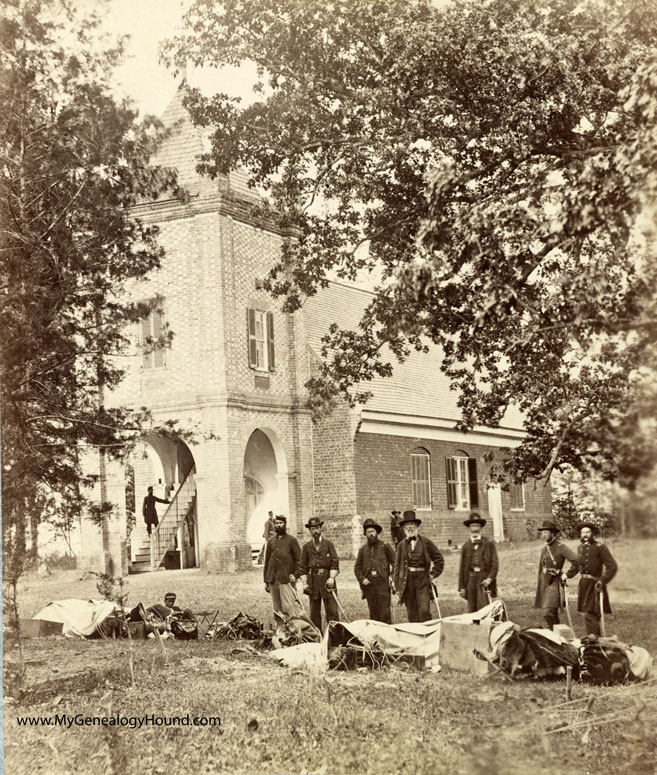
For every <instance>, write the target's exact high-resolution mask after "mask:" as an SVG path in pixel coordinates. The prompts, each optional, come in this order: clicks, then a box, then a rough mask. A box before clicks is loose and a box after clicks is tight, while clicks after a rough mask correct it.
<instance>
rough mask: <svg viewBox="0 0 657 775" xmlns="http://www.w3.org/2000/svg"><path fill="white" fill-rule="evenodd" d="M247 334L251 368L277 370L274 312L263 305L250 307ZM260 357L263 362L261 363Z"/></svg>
mask: <svg viewBox="0 0 657 775" xmlns="http://www.w3.org/2000/svg"><path fill="white" fill-rule="evenodd" d="M258 328H260V335H258V334H259V332H258ZM246 336H247V355H248V363H249V368H251V369H253V370H254V371H258V372H272V371H275V368H276V360H275V346H274V315H273V313H272V312H271V311H270V310H266V309H262V308H261V307H248V308H247V310H246ZM260 358H261V362H260V363H259V362H258V361H259V359H260Z"/></svg>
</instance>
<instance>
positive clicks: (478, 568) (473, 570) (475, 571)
mask: <svg viewBox="0 0 657 775" xmlns="http://www.w3.org/2000/svg"><path fill="white" fill-rule="evenodd" d="M470 573H481V568H480V567H479V566H478V565H475V566H474V568H470Z"/></svg>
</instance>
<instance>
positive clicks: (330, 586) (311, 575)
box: [299, 517, 340, 631]
mask: <svg viewBox="0 0 657 775" xmlns="http://www.w3.org/2000/svg"><path fill="white" fill-rule="evenodd" d="M323 524H324V523H323V522H322V521H321V519H320V518H319V517H311V518H310V519H309V520H308V522H306V527H307V528H308V530H310V535H311V536H312V538H311V540H310V541H308V543H307V544H304V545H303V549H302V550H301V562H300V563H299V576H300V578H301V583H302V584H303V591H304V593H305V594H307V595H309V597H310V619H311V621H312V623H313V624H314V625H315V627H317V629H318V630H320V631H321V629H322V600H323V601H324V611H325V612H326V623H327V624H328V623H329V622H339V621H340V616H339V614H338V604H337V601H336V599H335V597H334V595H333V593H334V592H335V591H336V586H335V579H336V578H337V576H338V573H339V572H340V564H339V562H338V554H337V552H336V551H335V546H333V542H332V541H329V540H328V539H327V538H322V525H323Z"/></svg>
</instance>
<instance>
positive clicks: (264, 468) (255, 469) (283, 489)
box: [244, 428, 289, 556]
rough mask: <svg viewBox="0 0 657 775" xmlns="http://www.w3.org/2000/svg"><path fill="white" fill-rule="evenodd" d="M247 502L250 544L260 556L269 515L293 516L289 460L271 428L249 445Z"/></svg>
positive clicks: (258, 432) (257, 432)
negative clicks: (290, 501) (289, 484)
mask: <svg viewBox="0 0 657 775" xmlns="http://www.w3.org/2000/svg"><path fill="white" fill-rule="evenodd" d="M244 499H245V504H246V540H247V541H248V542H249V543H250V544H251V549H252V551H253V553H254V555H255V556H257V553H258V552H259V551H260V548H261V547H262V544H263V537H262V534H263V530H264V525H265V522H266V520H267V513H268V512H269V511H273V512H274V514H285V515H286V516H289V501H288V471H287V460H286V457H285V452H284V451H283V447H282V445H281V443H280V440H279V438H278V436H277V434H276V433H275V432H274V431H272V430H271V429H269V428H256V429H255V430H254V431H253V433H251V435H250V436H249V439H248V441H247V443H246V448H245V450H244Z"/></svg>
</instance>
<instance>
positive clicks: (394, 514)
mask: <svg viewBox="0 0 657 775" xmlns="http://www.w3.org/2000/svg"><path fill="white" fill-rule="evenodd" d="M400 522H401V511H400V510H399V509H393V510H392V511H391V512H390V537H391V538H392V542H393V544H394V545H395V549H396V548H397V545H398V544H399V542H400V541H402V540H403V539H404V528H403V527H402V526H401V525H400V524H399V523H400Z"/></svg>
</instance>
